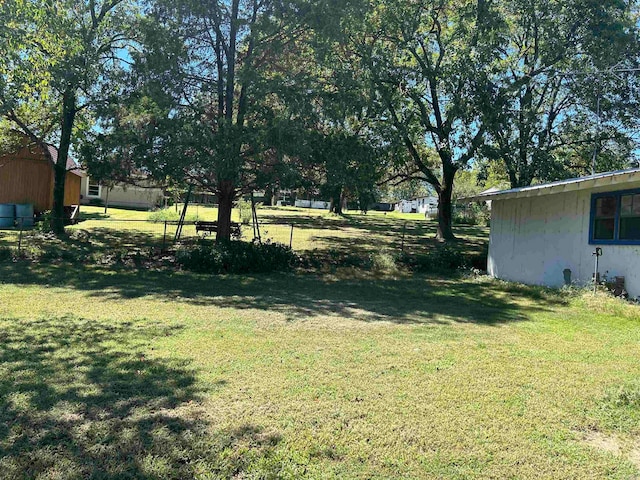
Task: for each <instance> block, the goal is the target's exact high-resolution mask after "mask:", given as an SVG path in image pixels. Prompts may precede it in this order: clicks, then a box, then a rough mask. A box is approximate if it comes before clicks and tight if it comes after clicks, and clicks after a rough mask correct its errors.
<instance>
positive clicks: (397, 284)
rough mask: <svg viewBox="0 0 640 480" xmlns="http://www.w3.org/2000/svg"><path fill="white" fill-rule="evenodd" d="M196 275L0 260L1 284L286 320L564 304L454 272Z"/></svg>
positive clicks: (454, 318) (502, 313)
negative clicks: (241, 311)
mask: <svg viewBox="0 0 640 480" xmlns="http://www.w3.org/2000/svg"><path fill="white" fill-rule="evenodd" d="M348 272H351V273H352V274H353V275H346V276H343V277H336V276H335V275H333V276H332V275H331V274H327V275H315V274H301V275H295V274H290V273H289V274H288V273H274V274H270V275H253V276H248V275H246V276H239V275H227V276H219V275H202V274H192V273H188V272H172V271H167V270H158V271H152V270H136V269H132V268H113V267H110V268H109V269H101V268H96V267H87V266H83V265H77V266H74V267H73V268H69V266H65V265H44V264H20V265H7V264H5V265H4V266H2V265H1V264H0V274H1V276H0V278H2V280H3V281H4V282H5V283H13V284H36V285H38V284H41V285H56V286H67V287H70V288H73V289H77V290H80V291H86V292H88V294H89V295H93V296H95V297H97V298H101V299H113V300H118V299H131V298H140V297H153V298H157V299H159V300H162V301H166V302H184V303H189V304H195V305H204V306H212V307H220V308H234V309H258V310H264V311H275V312H280V313H282V314H283V315H284V317H285V318H286V319H287V320H290V321H300V320H310V319H313V318H314V317H318V316H334V317H341V318H343V319H353V320H357V321H366V322H373V321H385V322H393V323H401V324H429V323H434V324H437V323H451V322H474V323H480V324H486V325H496V324H500V323H505V322H512V321H521V320H527V319H528V318H529V317H530V316H531V314H533V313H535V312H538V311H545V310H550V309H552V308H554V307H555V306H558V305H560V304H563V303H564V300H563V299H562V298H561V297H560V296H559V295H558V294H557V293H554V292H553V291H551V290H546V289H542V288H537V287H525V286H517V287H516V286H510V287H506V286H505V284H503V283H501V282H494V281H483V282H477V281H473V280H468V279H464V278H463V277H459V276H455V275H454V276H450V277H446V276H444V277H443V276H426V275H415V276H406V277H400V278H376V277H374V276H372V275H371V274H368V275H361V274H359V273H358V271H357V270H353V271H348Z"/></svg>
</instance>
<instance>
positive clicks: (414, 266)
mask: <svg viewBox="0 0 640 480" xmlns="http://www.w3.org/2000/svg"><path fill="white" fill-rule="evenodd" d="M487 256H488V250H487V249H486V248H485V249H483V250H482V251H481V252H479V253H473V254H464V253H463V252H461V251H460V250H459V249H457V248H455V247H454V246H451V245H448V244H445V245H441V246H439V247H436V248H434V249H432V250H431V251H430V252H429V253H427V254H424V255H413V256H410V255H404V256H403V257H401V258H400V261H401V262H402V263H403V264H404V265H406V266H407V267H408V268H410V269H411V270H412V271H414V272H441V273H447V272H449V273H450V272H454V271H456V270H470V269H473V270H476V271H486V269H487Z"/></svg>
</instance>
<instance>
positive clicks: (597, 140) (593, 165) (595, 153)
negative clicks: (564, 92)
mask: <svg viewBox="0 0 640 480" xmlns="http://www.w3.org/2000/svg"><path fill="white" fill-rule="evenodd" d="M596 115H597V116H598V122H597V123H596V138H595V142H594V145H593V156H592V158H591V175H595V173H596V157H597V156H598V147H599V145H598V144H599V143H600V123H601V121H602V120H601V118H600V90H599V89H598V98H597V100H596ZM596 258H597V257H596Z"/></svg>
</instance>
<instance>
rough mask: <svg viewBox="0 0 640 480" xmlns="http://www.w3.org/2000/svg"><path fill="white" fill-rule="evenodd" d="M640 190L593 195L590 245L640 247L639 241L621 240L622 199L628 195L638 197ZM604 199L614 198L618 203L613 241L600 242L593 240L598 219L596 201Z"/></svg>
mask: <svg viewBox="0 0 640 480" xmlns="http://www.w3.org/2000/svg"><path fill="white" fill-rule="evenodd" d="M638 194H640V188H633V189H629V190H615V191H609V192H600V193H592V194H591V211H590V215H589V245H640V239H638V240H620V217H621V214H622V197H624V196H626V195H638ZM602 197H614V198H615V201H616V213H615V215H614V217H613V239H611V240H598V239H595V238H593V235H594V226H595V219H596V201H597V200H598V199H599V198H602Z"/></svg>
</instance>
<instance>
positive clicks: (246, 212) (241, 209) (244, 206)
mask: <svg viewBox="0 0 640 480" xmlns="http://www.w3.org/2000/svg"><path fill="white" fill-rule="evenodd" d="M236 208H237V209H238V215H239V216H240V223H242V224H243V225H249V224H250V223H251V220H252V218H253V212H252V210H251V202H250V201H248V200H245V199H243V198H241V199H240V200H238V201H237V202H236Z"/></svg>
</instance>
